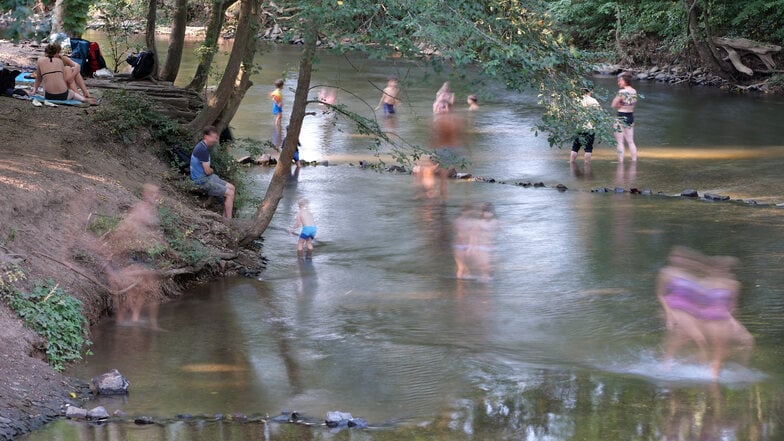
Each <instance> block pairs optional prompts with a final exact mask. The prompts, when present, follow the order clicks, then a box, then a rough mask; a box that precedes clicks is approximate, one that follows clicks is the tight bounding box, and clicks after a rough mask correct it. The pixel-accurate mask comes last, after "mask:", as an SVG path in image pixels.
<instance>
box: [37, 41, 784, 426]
mask: <svg viewBox="0 0 784 441" xmlns="http://www.w3.org/2000/svg"><path fill="white" fill-rule="evenodd" d="M297 51H298V49H297V48H296V47H290V46H272V47H267V48H265V51H264V52H263V53H262V54H260V55H259V61H260V62H261V64H262V65H263V66H264V69H263V70H262V72H261V74H260V75H259V76H258V77H257V78H255V79H254V82H255V83H256V85H255V86H254V87H253V88H251V90H250V91H249V93H248V96H247V98H246V100H245V101H244V102H243V106H242V108H241V109H240V112H239V113H238V115H237V117H236V118H235V121H234V123H233V125H234V127H235V133H236V134H237V135H239V136H249V137H255V138H258V139H267V138H268V136H269V134H270V133H271V128H272V125H271V124H272V117H271V114H270V111H269V102H268V100H267V98H266V94H267V93H268V92H269V90H271V84H272V82H273V81H274V79H275V78H276V77H278V76H281V75H282V73H286V79H287V84H288V86H292V87H293V84H294V76H293V75H294V74H295V72H294V71H293V70H292V69H291V66H295V65H296V56H297ZM357 60H358V58H356V57H354V58H351V59H350V61H351V63H350V64H352V65H354V66H360V67H359V70H353V69H352V68H350V66H349V62H348V60H347V59H345V58H340V57H332V56H329V55H326V54H321V55H320V62H319V64H318V65H317V71H316V72H315V74H314V80H313V84H328V85H332V86H340V87H344V88H351V90H352V91H353V92H354V93H355V96H349V95H348V94H344V93H342V92H341V93H339V95H338V99H339V102H343V103H346V104H347V105H349V106H350V107H351V108H354V109H359V110H361V109H363V108H368V105H367V103H370V107H372V106H374V105H375V103H377V101H378V91H377V90H376V88H377V87H382V86H383V84H384V81H385V77H386V75H388V74H390V73H395V74H397V75H398V76H400V77H401V79H403V83H402V86H401V88H402V90H403V94H404V95H403V97H404V101H405V104H404V105H403V106H402V108H401V109H400V113H399V114H398V116H397V117H396V119H395V120H393V121H392V122H390V121H388V120H382V122H383V123H385V124H390V123H391V124H394V126H391V127H390V128H391V129H394V131H395V133H397V134H398V135H399V136H400V137H402V138H405V139H408V140H409V141H410V142H414V143H421V144H426V143H427V142H428V141H427V139H428V124H429V120H430V112H429V109H430V104H431V103H432V100H431V97H432V95H434V93H435V90H436V89H437V87H438V85H439V84H440V81H442V80H443V79H444V78H442V77H437V76H434V75H433V74H430V76H425V75H424V74H423V73H422V71H419V70H415V69H409V67H408V66H405V65H401V64H400V63H394V62H381V61H373V62H357ZM359 60H360V61H361V59H359ZM597 81H598V82H599V84H600V85H603V86H605V87H610V86H612V85H613V84H612V83H613V81H612V79H597ZM456 83H458V84H456V87H457V89H458V91H459V93H463V92H468V91H469V90H470V91H471V92H472V93H477V94H479V96H480V102H481V104H482V109H481V110H480V111H479V112H478V113H476V114H475V115H473V116H472V119H473V123H472V125H470V127H471V130H472V131H473V134H472V138H471V139H472V140H473V142H472V143H471V145H470V148H471V153H472V158H471V159H472V161H473V164H472V168H471V170H470V171H471V172H472V173H475V174H477V175H481V176H487V177H494V178H496V179H497V180H499V181H504V182H507V184H500V183H494V184H492V183H481V182H461V181H452V182H450V183H449V188H448V195H449V198H448V200H447V201H446V203H440V202H439V201H433V200H427V199H420V198H417V195H419V193H418V191H417V188H416V186H415V184H414V182H413V179H412V178H411V176H409V175H406V174H391V173H377V172H374V171H371V170H366V169H359V168H357V167H352V166H350V165H349V164H350V163H353V164H356V163H357V162H358V161H359V160H360V159H372V158H373V152H372V151H369V150H368V149H367V146H368V144H369V141H368V140H367V139H365V138H362V137H358V136H354V135H352V134H351V131H350V125H348V124H347V123H345V122H342V121H333V120H332V119H331V117H329V116H324V115H321V114H319V115H317V116H315V117H308V118H306V120H305V126H304V128H303V134H302V137H301V141H302V144H303V147H302V156H303V157H304V158H306V159H310V158H312V159H317V160H323V159H326V160H329V161H330V163H331V164H334V166H330V167H306V168H304V169H302V170H301V171H300V173H299V175H298V176H297V177H296V178H292V180H291V181H290V183H289V186H288V187H287V190H286V195H285V198H284V200H283V201H282V202H281V205H280V206H279V209H278V212H277V213H276V215H275V217H274V219H273V222H272V225H271V227H270V229H269V230H268V231H267V232H266V233H265V234H264V238H263V254H264V255H265V256H266V257H268V258H269V265H268V268H267V269H266V270H265V271H264V272H263V273H262V274H261V275H260V277H259V278H258V279H247V278H228V279H223V280H219V281H216V282H213V283H210V284H207V285H205V286H202V287H199V288H196V289H193V290H190V291H189V292H187V293H186V295H185V296H184V298H183V299H182V300H180V301H175V302H171V303H168V304H166V305H163V306H162V307H161V310H160V314H159V319H158V320H159V324H160V327H161V328H162V330H153V329H150V328H148V327H146V326H117V325H116V324H115V323H113V322H111V321H107V322H105V323H102V324H100V325H99V326H97V327H95V328H94V330H93V333H94V334H93V341H94V342H95V344H94V347H93V348H92V350H93V352H94V354H95V355H92V356H89V357H87V360H86V362H84V363H82V364H79V365H77V366H73V367H72V368H71V369H70V370H69V372H68V373H69V374H71V375H74V376H77V377H80V378H83V379H88V378H90V377H92V376H94V375H97V374H99V373H102V372H105V371H106V370H108V369H111V368H118V369H120V370H121V371H122V373H123V374H124V375H126V376H127V377H128V378H129V379H130V381H131V383H132V385H131V394H130V395H129V396H128V397H126V398H112V399H100V400H96V401H94V402H91V403H89V404H88V407H92V406H95V405H99V404H100V405H104V406H105V407H106V408H107V409H109V411H110V412H112V411H113V410H115V409H122V410H123V411H124V412H126V413H127V414H128V415H151V416H154V417H157V418H160V419H161V420H164V421H171V420H172V419H174V418H175V416H176V415H177V414H185V413H187V414H193V415H204V417H200V418H197V419H196V420H188V421H180V422H171V423H167V424H163V425H158V426H152V427H135V426H133V425H132V424H119V423H118V424H109V425H107V426H88V425H83V424H73V423H69V422H58V423H56V424H52V425H50V426H47V427H46V428H45V429H43V430H42V431H39V432H37V433H35V434H33V435H31V436H30V437H29V438H28V439H55V438H56V439H69V440H70V439H80V440H87V439H139V440H162V439H166V440H174V439H243V440H244V439H248V440H251V439H276V440H277V439H280V440H282V439H332V438H335V439H354V438H355V437H358V438H360V439H374V440H383V439H412V438H416V437H422V438H438V439H488V440H489V439H530V440H565V439H586V440H606V439H651V440H653V439H656V440H659V439H728V440H747V439H758V440H776V439H782V438H784V433H783V432H782V427H781V421H780V414H781V409H782V405H784V402H782V398H781V397H782V396H784V369H782V366H783V365H784V364H782V355H783V354H782V351H781V346H780V343H779V342H780V341H781V339H782V337H784V325H782V323H784V321H782V320H781V319H782V312H783V311H784V300H782V299H784V296H782V295H781V294H782V291H781V286H782V285H783V283H784V270H782V268H784V266H782V259H783V258H782V253H781V244H782V243H783V242H782V240H784V227H782V224H781V215H782V212H781V209H780V208H776V207H775V206H772V205H766V206H749V205H748V204H746V203H733V202H730V203H712V202H707V201H701V200H690V199H681V198H672V197H664V196H642V195H631V194H629V193H628V192H626V193H622V194H615V193H592V192H590V189H592V188H597V187H609V188H613V187H616V186H619V187H623V188H627V189H628V188H630V187H638V188H651V189H653V190H654V191H655V192H656V191H662V192H664V193H666V194H677V193H680V191H681V190H683V189H685V188H696V189H698V190H699V191H700V193H702V192H704V191H712V192H717V193H722V194H728V195H731V196H732V197H733V198H744V199H746V198H753V199H756V200H759V201H761V202H773V203H778V202H781V185H782V184H781V179H780V178H779V175H780V172H779V167H780V165H781V164H782V158H783V157H784V149H782V146H781V142H780V130H778V124H779V123H778V121H780V118H781V115H782V105H783V104H784V101H782V100H781V99H778V98H769V97H751V96H737V95H726V94H724V93H723V92H720V91H716V90H709V89H699V88H691V89H690V88H678V87H663V86H660V85H656V84H652V83H642V84H637V85H636V86H637V88H638V89H639V90H640V92H641V93H643V94H644V95H645V99H644V100H642V101H641V103H640V104H639V105H638V112H637V115H636V118H637V121H638V122H639V125H638V129H637V144H638V146H639V149H640V161H639V164H637V165H636V166H632V164H630V163H626V164H621V165H619V164H618V163H617V162H616V160H615V154H614V148H610V147H608V146H598V147H597V150H596V153H595V155H594V158H595V159H594V161H593V164H592V167H591V171H590V172H591V173H590V174H588V173H586V172H587V171H586V169H585V165H584V164H582V162H580V163H578V165H577V166H578V168H577V170H576V171H575V170H573V169H572V168H570V166H569V165H568V164H567V159H568V149H563V150H559V149H550V148H549V147H548V146H546V145H545V141H544V140H543V139H541V138H538V137H535V136H534V135H533V133H532V132H531V131H530V127H532V126H533V125H534V124H535V123H536V121H537V118H538V116H539V110H538V109H537V107H536V105H535V100H534V99H533V98H532V97H530V96H528V95H517V94H510V93H508V92H506V91H504V90H503V89H502V88H500V87H498V86H496V85H492V84H485V85H478V84H471V83H468V82H466V83H463V84H460V83H459V82H456ZM314 95H315V94H314ZM463 96H464V95H463ZM292 98H293V95H292V92H291V91H289V90H287V91H286V94H285V95H284V100H287V102H288V103H290V102H291V99H292ZM360 98H361V99H360ZM604 104H607V102H606V101H605V102H604ZM363 106H364V107H363ZM289 110H290V109H287V110H286V116H288V111H289ZM367 112H368V115H370V110H369V108H368V110H367ZM385 121H386V122H385ZM339 129H343V131H340V130H339ZM250 173H251V174H252V175H253V177H254V182H255V185H256V186H257V191H258V192H259V193H260V194H261V193H262V192H263V190H264V188H265V186H266V183H267V182H268V180H269V178H270V176H271V170H269V169H264V168H257V169H252V170H251V171H250ZM520 181H532V182H539V181H541V182H544V183H545V184H546V185H547V187H546V188H523V187H519V186H514V185H511V184H512V183H514V182H520ZM556 183H563V184H565V185H566V186H567V187H569V190H568V191H566V192H558V191H556V190H555V189H553V188H552V187H553V186H554V185H555V184H556ZM299 197H307V198H308V199H309V200H310V203H311V207H312V210H313V212H314V213H315V216H316V223H317V225H318V227H319V232H318V236H317V241H316V249H315V253H314V256H315V257H314V259H313V260H312V262H299V261H297V260H296V254H295V242H296V239H295V238H294V237H293V236H291V235H289V234H287V233H286V231H285V229H286V227H287V226H289V225H290V224H291V223H292V222H293V217H294V214H295V209H296V204H295V201H296V200H297V198H299ZM481 202H491V203H492V204H493V206H494V208H495V211H496V214H497V217H498V219H499V221H500V224H501V228H500V231H499V233H498V235H497V245H496V248H495V249H494V251H493V256H494V260H493V277H492V280H491V281H489V282H480V281H477V280H458V279H457V278H455V265H454V259H453V253H452V247H451V245H452V243H451V237H452V233H453V231H452V221H453V220H454V219H455V217H456V216H457V215H458V213H459V211H460V207H461V206H462V205H463V204H466V203H472V204H476V203H481ZM675 245H685V246H689V247H692V248H694V249H698V250H700V251H702V252H704V253H707V254H724V255H732V256H736V257H738V258H739V259H740V260H741V268H740V270H739V271H738V278H739V280H740V281H741V283H742V293H741V297H740V302H739V306H738V311H737V314H736V316H737V318H738V320H739V321H740V322H741V323H743V324H744V325H745V326H746V327H747V328H748V329H749V331H750V332H751V333H752V334H753V335H754V337H755V339H756V347H755V349H754V351H753V353H752V357H751V359H750V360H749V361H748V362H746V363H742V362H740V361H739V360H734V359H731V360H730V362H729V363H728V364H727V365H726V366H725V368H724V369H723V370H722V372H721V376H720V378H719V379H718V381H715V382H714V381H712V380H711V378H710V374H709V371H708V368H707V367H706V366H702V365H699V364H698V363H696V362H695V361H694V360H693V359H692V358H690V357H682V358H679V359H678V360H677V361H676V362H675V363H674V364H672V365H667V364H664V363H662V361H661V349H660V345H661V342H662V339H663V336H664V324H663V320H662V317H661V314H660V306H659V304H658V302H657V300H656V298H655V294H654V284H655V278H656V275H657V272H658V270H659V269H660V268H661V267H662V266H663V265H664V263H665V260H666V256H667V254H668V253H669V251H670V249H671V248H672V247H673V246H675ZM284 410H296V411H298V412H300V413H302V414H303V415H306V416H308V417H309V418H313V420H318V419H320V418H321V417H322V416H323V414H324V413H325V412H327V411H330V410H342V411H346V412H351V413H352V414H354V415H355V416H359V417H362V418H365V419H366V420H368V421H369V422H370V423H371V425H372V426H373V427H375V428H379V429H383V430H370V431H361V432H356V431H355V432H353V433H348V432H345V431H344V432H341V433H339V434H335V435H333V434H331V433H329V432H327V431H326V429H323V428H317V429H308V428H304V427H302V426H294V425H286V424H283V425H281V424H269V425H265V424H260V423H244V424H242V423H236V422H227V421H218V420H216V418H215V414H222V415H232V414H234V413H243V414H247V415H251V414H259V415H267V414H269V415H276V414H278V413H280V412H281V411H284Z"/></svg>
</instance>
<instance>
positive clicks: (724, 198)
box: [702, 193, 730, 201]
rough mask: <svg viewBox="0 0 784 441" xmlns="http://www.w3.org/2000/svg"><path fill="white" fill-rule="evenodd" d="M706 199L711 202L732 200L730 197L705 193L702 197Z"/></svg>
mask: <svg viewBox="0 0 784 441" xmlns="http://www.w3.org/2000/svg"><path fill="white" fill-rule="evenodd" d="M702 197H704V198H705V199H708V200H709V201H728V200H730V197H729V196H725V195H721V194H714V193H705V194H704V195H702Z"/></svg>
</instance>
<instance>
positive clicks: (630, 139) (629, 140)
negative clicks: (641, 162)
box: [621, 124, 637, 162]
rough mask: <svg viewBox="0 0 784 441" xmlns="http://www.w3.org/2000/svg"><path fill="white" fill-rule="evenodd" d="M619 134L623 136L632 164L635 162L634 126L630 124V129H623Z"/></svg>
mask: <svg viewBox="0 0 784 441" xmlns="http://www.w3.org/2000/svg"><path fill="white" fill-rule="evenodd" d="M621 133H622V134H623V138H624V140H625V141H626V145H628V146H629V153H630V154H631V156H632V162H636V161H637V145H635V144H634V125H633V124H632V126H631V127H624V128H623V129H621Z"/></svg>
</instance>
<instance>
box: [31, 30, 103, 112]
mask: <svg viewBox="0 0 784 441" xmlns="http://www.w3.org/2000/svg"><path fill="white" fill-rule="evenodd" d="M45 55H46V56H45V57H42V58H39V59H38V62H37V63H36V65H35V73H36V75H35V83H34V85H33V93H35V92H37V91H38V86H39V85H41V84H43V86H44V90H45V92H44V98H46V99H47V100H77V101H81V102H83V103H88V104H92V105H94V106H95V105H98V101H97V100H96V99H95V98H92V97H91V96H90V95H89V92H87V86H86V85H85V84H84V79H82V75H81V74H80V73H79V70H80V69H81V68H80V67H79V65H78V64H76V62H74V61H73V60H71V59H70V58H68V57H66V56H64V55H60V45H59V44H56V43H53V44H49V45H47V46H46V50H45ZM76 86H79V88H80V89H82V92H84V94H85V96H83V95H80V94H79V93H77V92H76V90H77V89H76Z"/></svg>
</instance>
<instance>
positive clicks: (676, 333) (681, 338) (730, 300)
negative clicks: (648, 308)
mask: <svg viewBox="0 0 784 441" xmlns="http://www.w3.org/2000/svg"><path fill="white" fill-rule="evenodd" d="M737 265H738V260H737V259H736V258H734V257H729V256H712V257H711V256H705V255H703V254H701V253H699V252H697V251H694V250H691V249H688V248H685V247H675V248H673V250H672V252H671V253H670V256H669V265H668V266H666V267H664V268H663V269H662V270H661V272H660V273H659V278H658V281H657V287H656V294H657V297H658V298H659V302H660V303H661V305H662V307H663V308H664V315H665V320H666V326H667V337H666V340H665V357H666V358H667V359H671V358H672V357H673V356H674V355H675V354H676V353H677V352H679V351H680V349H681V348H682V347H683V346H684V345H685V344H686V343H688V342H689V341H691V342H693V343H694V344H695V345H696V346H697V349H698V353H699V359H700V360H701V361H702V362H704V363H708V364H709V365H710V368H711V376H712V377H713V378H714V379H715V378H718V377H719V374H720V373H721V366H722V364H723V362H724V360H725V359H726V358H727V356H728V355H729V348H730V346H731V345H737V346H738V347H740V348H742V349H744V352H746V353H747V352H748V349H750V348H751V347H752V346H753V344H754V338H753V337H752V336H751V334H750V333H749V331H747V330H746V328H745V327H743V325H742V324H740V322H738V321H737V320H736V319H735V318H734V317H733V315H732V313H733V311H734V310H735V306H736V302H737V298H738V294H739V293H740V282H738V281H737V279H736V278H735V275H734V273H733V271H734V270H735V268H736V267H737Z"/></svg>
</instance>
